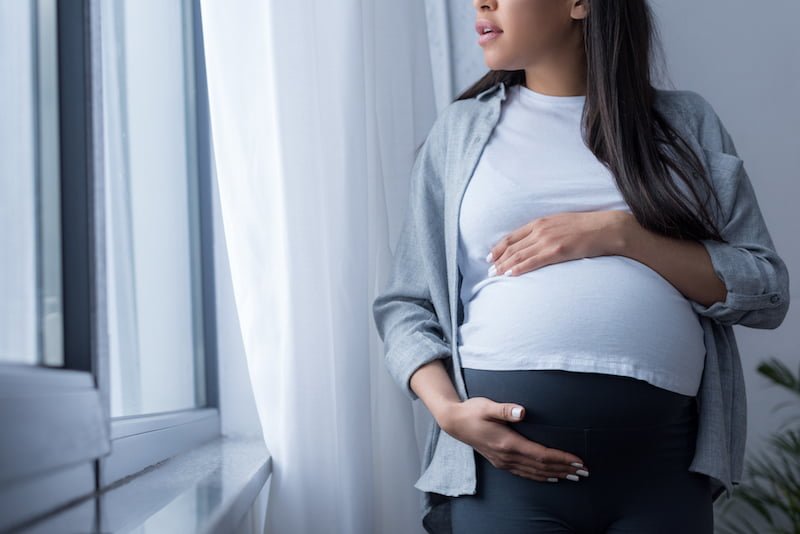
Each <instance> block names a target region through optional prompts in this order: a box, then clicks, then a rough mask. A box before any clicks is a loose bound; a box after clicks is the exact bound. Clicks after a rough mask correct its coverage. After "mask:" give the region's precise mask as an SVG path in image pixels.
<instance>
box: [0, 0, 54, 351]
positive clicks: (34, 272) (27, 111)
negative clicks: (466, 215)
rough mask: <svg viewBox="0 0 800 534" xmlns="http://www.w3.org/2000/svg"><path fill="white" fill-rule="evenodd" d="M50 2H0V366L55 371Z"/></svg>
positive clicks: (52, 58)
mask: <svg viewBox="0 0 800 534" xmlns="http://www.w3.org/2000/svg"><path fill="white" fill-rule="evenodd" d="M57 73H58V67H57V50H56V18H55V0H39V1H36V0H27V1H26V0H0V117H2V120H0V250H2V251H3V260H2V261H0V362H15V363H26V364H44V365H52V366H61V365H63V362H64V357H63V353H64V351H63V342H62V332H63V323H62V295H61V227H60V189H59V183H60V179H59V161H58V78H57Z"/></svg>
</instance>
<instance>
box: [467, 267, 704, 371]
mask: <svg viewBox="0 0 800 534" xmlns="http://www.w3.org/2000/svg"><path fill="white" fill-rule="evenodd" d="M465 282H466V281H465ZM465 297H466V299H467V300H466V302H465V303H464V304H465V305H464V321H463V322H462V324H461V326H460V327H459V332H458V343H459V345H462V346H464V347H465V349H467V350H468V351H469V353H470V354H472V355H473V356H474V355H477V354H479V353H486V354H492V353H497V351H504V353H505V354H506V355H509V356H510V355H511V354H513V353H517V354H526V355H528V356H529V357H532V355H535V354H563V353H566V352H568V353H570V354H574V355H578V354H582V353H585V354H586V355H597V354H598V353H604V354H610V355H616V356H620V357H623V356H632V357H636V355H637V354H642V353H643V352H645V353H648V352H649V353H650V355H658V354H663V355H664V357H667V356H666V355H667V354H669V353H676V352H677V353H678V354H683V355H684V356H686V357H694V356H695V355H697V354H702V355H704V354H705V347H704V344H703V330H702V325H701V323H700V320H699V318H698V316H697V314H696V313H695V312H694V310H693V309H692V307H691V305H690V304H689V301H688V300H686V298H685V297H684V296H683V295H682V294H681V293H680V291H678V290H677V289H676V288H675V287H674V286H673V285H672V284H670V283H669V281H667V280H666V279H665V278H664V277H662V276H661V275H660V274H658V273H657V272H656V271H654V270H653V269H651V268H650V267H648V266H646V265H644V264H643V263H640V262H638V261H636V260H633V259H631V258H628V257H625V256H597V257H594V258H581V259H577V260H572V261H567V262H561V263H556V264H551V265H546V266H544V267H541V268H539V269H535V270H533V271H530V272H527V273H524V274H521V275H517V276H510V277H506V276H496V277H491V278H487V279H484V280H481V281H479V282H478V283H475V284H473V287H472V290H471V291H470V292H469V295H466V294H462V301H463V299H464V298H465Z"/></svg>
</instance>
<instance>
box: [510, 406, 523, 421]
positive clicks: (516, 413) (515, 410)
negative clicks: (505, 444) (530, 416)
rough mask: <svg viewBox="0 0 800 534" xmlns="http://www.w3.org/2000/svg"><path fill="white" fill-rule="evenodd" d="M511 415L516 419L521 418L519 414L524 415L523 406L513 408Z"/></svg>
mask: <svg viewBox="0 0 800 534" xmlns="http://www.w3.org/2000/svg"><path fill="white" fill-rule="evenodd" d="M511 415H513V416H514V418H515V419H519V416H520V415H522V408H520V407H519V406H517V407H516V408H512V409H511Z"/></svg>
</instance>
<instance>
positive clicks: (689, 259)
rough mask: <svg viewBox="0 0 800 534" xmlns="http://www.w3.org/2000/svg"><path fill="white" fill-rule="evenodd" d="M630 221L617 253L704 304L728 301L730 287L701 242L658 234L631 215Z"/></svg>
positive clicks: (686, 295) (628, 220)
mask: <svg viewBox="0 0 800 534" xmlns="http://www.w3.org/2000/svg"><path fill="white" fill-rule="evenodd" d="M627 222H628V223H629V224H627V225H626V228H625V232H624V233H625V239H623V240H622V243H623V245H622V247H621V248H622V250H618V251H616V252H617V253H618V254H620V255H622V256H627V257H629V258H632V259H635V260H637V261H639V262H641V263H644V264H645V265H647V266H648V267H650V268H651V269H653V270H654V271H656V272H658V273H659V274H660V275H661V276H663V277H664V278H666V279H667V280H668V281H669V282H670V283H671V284H672V285H673V286H675V287H676V288H677V289H678V291H680V292H681V293H682V294H683V295H684V296H685V297H687V298H690V299H692V300H694V301H695V302H699V303H700V304H702V305H703V306H711V304H713V303H714V302H718V301H720V302H724V301H725V298H726V296H727V288H726V287H725V284H723V283H722V280H720V278H719V277H718V276H717V274H716V273H715V272H714V268H713V266H712V264H711V258H710V257H709V255H708V252H707V251H706V249H705V247H704V246H703V244H702V243H700V242H698V241H693V240H683V239H675V238H672V237H667V236H664V235H661V234H656V233H654V232H651V231H649V230H647V229H645V228H643V227H642V226H640V225H639V223H638V222H636V220H635V219H634V218H633V216H632V215H628V218H627Z"/></svg>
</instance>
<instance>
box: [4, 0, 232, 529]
mask: <svg viewBox="0 0 800 534" xmlns="http://www.w3.org/2000/svg"><path fill="white" fill-rule="evenodd" d="M200 28H201V26H200V22H199V5H198V2H197V0H113V1H112V0H75V1H71V2H57V0H0V68H2V72H3V73H13V76H8V75H4V76H2V77H0V115H2V116H3V117H4V120H3V121H0V223H1V224H0V246H2V250H3V252H4V254H5V257H4V258H3V261H2V262H0V296H2V298H0V425H1V426H0V428H3V429H4V431H3V432H2V433H0V530H4V529H6V528H10V527H13V526H19V525H23V524H26V523H30V522H32V521H36V520H37V519H38V518H40V517H42V515H43V514H46V513H48V512H50V511H53V510H55V509H57V508H58V507H60V506H64V505H65V504H67V503H70V502H73V501H75V500H76V499H81V498H85V497H90V496H92V495H95V494H96V493H97V492H99V491H103V490H104V489H106V488H107V487H108V486H109V485H111V484H114V483H116V482H118V481H120V480H122V479H123V478H124V477H128V476H130V475H133V474H135V473H137V472H139V471H141V470H142V469H144V468H147V467H149V466H151V465H153V464H155V463H157V462H160V461H162V460H164V459H166V458H169V457H170V456H173V455H175V454H177V453H180V452H183V451H186V450H188V449H190V448H193V447H196V446H198V445H199V444H201V443H204V442H206V441H209V440H211V439H214V438H216V437H218V436H219V416H218V400H217V386H216V334H215V322H214V309H215V305H214V298H213V295H214V273H213V261H212V258H213V243H212V241H211V236H212V232H211V229H212V221H211V209H210V185H211V184H210V162H209V128H208V112H207V97H206V93H205V70H204V68H203V50H202V39H201V36H200V33H201V32H200Z"/></svg>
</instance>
